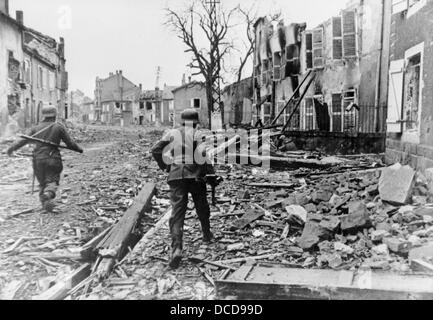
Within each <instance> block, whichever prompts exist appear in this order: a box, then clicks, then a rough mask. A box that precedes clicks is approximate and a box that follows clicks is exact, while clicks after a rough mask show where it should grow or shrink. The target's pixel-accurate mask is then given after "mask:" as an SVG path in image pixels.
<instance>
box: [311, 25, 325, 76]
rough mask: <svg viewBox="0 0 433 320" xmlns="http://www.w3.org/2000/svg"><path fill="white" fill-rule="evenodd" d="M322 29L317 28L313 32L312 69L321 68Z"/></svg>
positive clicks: (322, 59) (322, 60) (322, 65)
mask: <svg viewBox="0 0 433 320" xmlns="http://www.w3.org/2000/svg"><path fill="white" fill-rule="evenodd" d="M324 64H325V62H324V58H323V28H317V29H315V30H314V31H313V67H314V68H323V67H324Z"/></svg>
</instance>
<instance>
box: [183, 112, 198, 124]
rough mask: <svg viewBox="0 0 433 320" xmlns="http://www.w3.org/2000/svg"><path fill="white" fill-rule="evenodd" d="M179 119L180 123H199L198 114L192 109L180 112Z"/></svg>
mask: <svg viewBox="0 0 433 320" xmlns="http://www.w3.org/2000/svg"><path fill="white" fill-rule="evenodd" d="M180 118H181V119H182V123H185V122H187V121H189V122H192V123H194V124H197V123H199V115H198V112H197V111H196V110H194V109H186V110H184V111H183V112H182V114H181V116H180Z"/></svg>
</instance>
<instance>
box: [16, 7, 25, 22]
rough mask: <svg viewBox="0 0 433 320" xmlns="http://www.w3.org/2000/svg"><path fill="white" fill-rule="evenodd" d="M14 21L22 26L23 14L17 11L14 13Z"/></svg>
mask: <svg viewBox="0 0 433 320" xmlns="http://www.w3.org/2000/svg"><path fill="white" fill-rule="evenodd" d="M15 14H16V15H15V16H16V20H17V22H18V23H19V24H20V25H24V12H23V11H21V10H17V11H16V12H15Z"/></svg>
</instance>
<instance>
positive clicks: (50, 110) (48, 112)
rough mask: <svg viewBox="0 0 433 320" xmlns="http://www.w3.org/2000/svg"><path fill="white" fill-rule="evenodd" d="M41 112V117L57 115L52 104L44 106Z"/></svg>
mask: <svg viewBox="0 0 433 320" xmlns="http://www.w3.org/2000/svg"><path fill="white" fill-rule="evenodd" d="M41 113H42V117H43V118H54V117H57V108H56V107H54V106H52V105H48V106H44V107H43V108H42V111H41Z"/></svg>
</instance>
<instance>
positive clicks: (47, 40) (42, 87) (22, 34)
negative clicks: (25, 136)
mask: <svg viewBox="0 0 433 320" xmlns="http://www.w3.org/2000/svg"><path fill="white" fill-rule="evenodd" d="M0 39H1V41H0V61H5V62H6V63H4V64H0V124H1V126H0V131H1V132H0V135H1V134H4V133H5V132H6V131H7V130H8V127H9V128H10V127H11V126H13V127H15V129H14V130H13V131H16V130H18V129H19V128H24V127H29V126H31V125H33V124H36V123H37V122H39V120H40V111H41V108H42V106H44V105H50V104H51V105H53V106H56V107H58V109H59V118H60V119H62V118H64V117H65V112H64V110H65V103H66V92H67V88H68V77H67V72H66V70H65V64H66V60H65V55H64V52H65V51H64V45H65V44H64V40H63V39H62V38H60V41H59V42H57V41H56V40H55V39H53V38H51V37H49V36H46V35H44V34H42V33H40V32H38V31H36V30H33V29H31V28H28V27H26V26H25V25H24V14H23V12H22V11H17V12H16V18H15V19H14V18H12V17H11V16H10V15H9V1H8V0H0Z"/></svg>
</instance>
